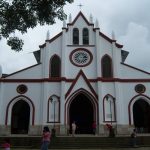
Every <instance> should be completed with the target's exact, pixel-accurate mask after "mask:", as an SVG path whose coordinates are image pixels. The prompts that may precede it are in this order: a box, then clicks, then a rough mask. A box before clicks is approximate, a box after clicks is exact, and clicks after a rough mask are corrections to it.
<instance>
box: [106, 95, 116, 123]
mask: <svg viewBox="0 0 150 150" xmlns="http://www.w3.org/2000/svg"><path fill="white" fill-rule="evenodd" d="M103 103H104V104H103V106H104V121H107V122H111V123H112V122H115V121H116V107H115V98H113V97H112V96H111V95H109V94H107V95H106V96H105V97H104V101H103Z"/></svg>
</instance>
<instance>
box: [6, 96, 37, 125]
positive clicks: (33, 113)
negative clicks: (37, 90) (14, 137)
mask: <svg viewBox="0 0 150 150" xmlns="http://www.w3.org/2000/svg"><path fill="white" fill-rule="evenodd" d="M19 97H24V98H26V99H27V100H29V102H30V103H31V105H32V110H33V112H32V125H34V118H35V106H34V103H33V102H32V100H31V99H30V98H28V97H27V96H24V95H19V96H16V97H14V98H13V99H12V100H11V101H10V102H9V103H8V105H7V108H6V117H5V125H6V126H7V122H8V110H9V106H10V104H11V103H12V102H13V101H14V100H15V99H16V98H19Z"/></svg>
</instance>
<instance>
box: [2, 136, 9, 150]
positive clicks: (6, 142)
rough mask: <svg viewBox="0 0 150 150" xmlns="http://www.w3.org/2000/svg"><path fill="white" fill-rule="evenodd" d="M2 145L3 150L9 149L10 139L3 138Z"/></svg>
mask: <svg viewBox="0 0 150 150" xmlns="http://www.w3.org/2000/svg"><path fill="white" fill-rule="evenodd" d="M2 147H3V148H4V149H5V150H10V140H9V139H8V138H6V139H5V142H4V144H2Z"/></svg>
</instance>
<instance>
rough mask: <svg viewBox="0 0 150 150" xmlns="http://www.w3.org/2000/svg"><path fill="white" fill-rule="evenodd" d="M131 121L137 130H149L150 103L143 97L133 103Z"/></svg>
mask: <svg viewBox="0 0 150 150" xmlns="http://www.w3.org/2000/svg"><path fill="white" fill-rule="evenodd" d="M133 121H134V125H135V127H136V128H137V131H138V132H141V133H144V132H145V133H148V132H150V105H149V104H148V103H147V102H146V101H145V100H143V99H139V100H137V101H136V102H135V103H134V105H133Z"/></svg>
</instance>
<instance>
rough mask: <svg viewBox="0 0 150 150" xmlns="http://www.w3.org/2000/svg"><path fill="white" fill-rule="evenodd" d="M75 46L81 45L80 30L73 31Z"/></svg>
mask: <svg viewBox="0 0 150 150" xmlns="http://www.w3.org/2000/svg"><path fill="white" fill-rule="evenodd" d="M73 44H79V30H78V28H74V29H73Z"/></svg>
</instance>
